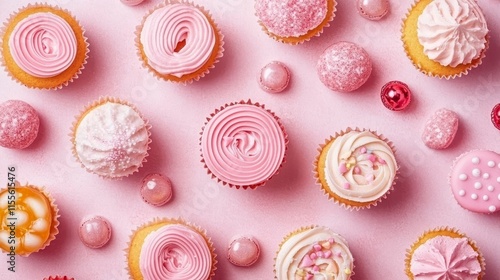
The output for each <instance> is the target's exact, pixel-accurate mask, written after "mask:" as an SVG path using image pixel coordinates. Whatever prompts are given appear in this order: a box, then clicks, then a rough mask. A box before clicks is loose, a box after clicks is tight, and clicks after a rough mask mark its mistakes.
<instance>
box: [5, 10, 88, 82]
mask: <svg viewBox="0 0 500 280" xmlns="http://www.w3.org/2000/svg"><path fill="white" fill-rule="evenodd" d="M31 9H48V10H49V11H50V10H52V11H53V12H55V13H56V15H58V16H60V14H59V13H65V14H66V15H68V16H69V17H71V19H72V20H73V21H74V24H76V25H77V26H78V27H79V28H80V29H81V34H79V33H76V32H75V35H76V38H77V43H79V35H81V40H82V41H83V43H84V44H85V53H84V54H80V55H81V56H82V55H83V60H82V62H81V65H80V67H79V68H78V69H77V70H76V71H74V73H73V75H72V76H70V77H69V78H67V79H66V80H65V81H63V82H60V83H58V84H56V85H51V86H36V85H28V84H26V83H24V82H23V81H21V80H20V79H19V78H18V77H16V76H15V75H14V74H13V73H12V72H11V71H10V70H9V68H8V65H7V61H6V60H5V57H4V55H3V52H4V48H3V45H4V37H5V35H6V32H7V30H8V28H9V27H10V24H11V23H12V22H13V21H15V20H17V17H18V16H23V15H22V14H23V13H25V12H27V11H29V10H31ZM23 18H25V17H24V16H23ZM70 25H71V24H70ZM71 27H73V26H72V25H71ZM76 31H78V30H76ZM77 47H78V46H77ZM89 52H90V49H89V43H88V39H87V37H85V29H84V28H83V26H82V25H81V24H80V22H79V21H78V19H77V18H76V17H75V16H74V15H73V14H72V13H71V12H70V11H68V10H66V9H62V8H60V7H58V6H53V5H49V4H47V3H45V4H43V3H38V2H37V3H34V4H28V5H27V6H24V7H22V8H20V9H19V10H17V11H16V12H13V13H11V14H10V15H9V18H8V19H7V21H6V22H4V24H3V26H1V27H0V54H2V55H0V65H1V66H2V67H3V68H4V69H5V72H7V75H8V76H9V77H10V79H11V80H13V81H15V82H17V83H19V84H22V85H24V86H26V87H28V88H31V89H42V90H58V89H62V88H63V87H65V86H67V85H68V84H69V83H71V82H73V81H74V80H76V79H78V77H79V75H81V74H82V70H83V69H85V65H86V64H87V59H88V57H89V56H88V54H89ZM78 54H79V52H78V49H77V54H76V57H75V60H76V59H78ZM73 63H75V61H73ZM73 63H72V64H71V65H73ZM16 67H17V66H16ZM70 68H71V66H70V67H68V69H70ZM68 69H66V70H65V71H63V73H61V74H59V75H57V76H60V75H63V74H64V72H66V71H68ZM19 70H20V71H22V72H24V71H23V70H22V69H19ZM26 75H29V74H27V73H26ZM57 76H55V77H57ZM30 77H32V78H33V79H39V80H45V79H47V80H49V79H52V78H53V77H51V78H38V77H34V76H30Z"/></svg>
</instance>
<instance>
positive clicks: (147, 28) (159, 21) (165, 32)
mask: <svg viewBox="0 0 500 280" xmlns="http://www.w3.org/2000/svg"><path fill="white" fill-rule="evenodd" d="M140 41H141V44H142V46H143V50H144V53H145V55H146V56H147V59H148V64H149V65H150V66H151V67H152V68H153V69H155V70H156V71H158V72H159V73H160V74H162V75H173V76H176V77H179V78H180V77H182V76H183V75H186V74H190V73H193V72H195V71H197V70H198V69H200V68H201V67H202V66H203V65H204V64H205V63H206V62H207V61H208V59H209V58H210V56H211V54H212V50H213V49H214V46H215V41H216V40H215V32H214V29H213V27H212V25H211V24H210V22H209V21H208V19H207V17H206V16H205V15H204V14H203V12H201V11H200V10H199V9H198V8H196V7H193V6H191V5H188V4H182V3H178V4H170V5H167V6H165V7H162V8H159V9H156V10H155V11H154V12H153V13H152V14H151V15H149V16H148V17H147V19H146V21H145V22H144V26H143V29H142V32H141V38H140ZM182 42H185V45H184V47H182V48H181V49H180V50H179V44H181V43H182Z"/></svg>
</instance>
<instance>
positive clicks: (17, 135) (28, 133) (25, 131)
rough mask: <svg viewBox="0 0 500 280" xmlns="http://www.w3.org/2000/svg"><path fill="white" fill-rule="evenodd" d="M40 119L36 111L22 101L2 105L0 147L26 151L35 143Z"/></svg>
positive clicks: (0, 111) (0, 113)
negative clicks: (25, 149)
mask: <svg viewBox="0 0 500 280" xmlns="http://www.w3.org/2000/svg"><path fill="white" fill-rule="evenodd" d="M39 127H40V119H39V118H38V114H37V113H36V111H35V109H33V107H31V106H30V105H29V104H28V103H26V102H24V101H20V100H9V101H7V102H4V103H2V104H0V146H2V147H5V148H10V149H24V148H26V147H28V146H29V145H31V143H33V141H35V139H36V136H37V135H38V129H39Z"/></svg>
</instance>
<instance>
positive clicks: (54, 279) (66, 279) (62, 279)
mask: <svg viewBox="0 0 500 280" xmlns="http://www.w3.org/2000/svg"><path fill="white" fill-rule="evenodd" d="M43 280H75V278H73V277H69V276H59V275H56V276H49V277H46V278H43Z"/></svg>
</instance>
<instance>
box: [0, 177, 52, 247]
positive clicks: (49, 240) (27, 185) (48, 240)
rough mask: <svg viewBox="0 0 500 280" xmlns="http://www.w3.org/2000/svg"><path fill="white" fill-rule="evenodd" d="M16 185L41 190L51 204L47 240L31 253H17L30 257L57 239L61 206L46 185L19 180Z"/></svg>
mask: <svg viewBox="0 0 500 280" xmlns="http://www.w3.org/2000/svg"><path fill="white" fill-rule="evenodd" d="M16 187H25V188H30V189H35V190H37V191H38V192H40V193H41V194H42V195H43V196H44V197H45V198H46V199H47V200H48V202H49V205H50V209H51V212H52V223H51V225H50V234H49V237H48V238H47V240H45V242H44V244H43V245H42V246H41V247H40V248H39V249H38V250H36V251H33V252H30V253H24V254H18V253H16V255H18V256H22V257H28V256H29V255H31V254H33V253H37V252H39V251H41V250H43V249H45V248H46V247H47V246H49V245H50V243H51V242H52V241H53V240H54V239H56V235H57V234H58V233H59V228H58V227H59V220H58V219H59V217H60V215H59V208H57V205H56V203H55V199H54V198H53V197H52V196H51V195H50V194H49V193H48V192H46V191H45V187H37V186H34V185H30V184H29V183H27V184H26V185H23V186H21V185H20V184H19V182H17V181H16ZM2 251H3V250H2Z"/></svg>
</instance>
